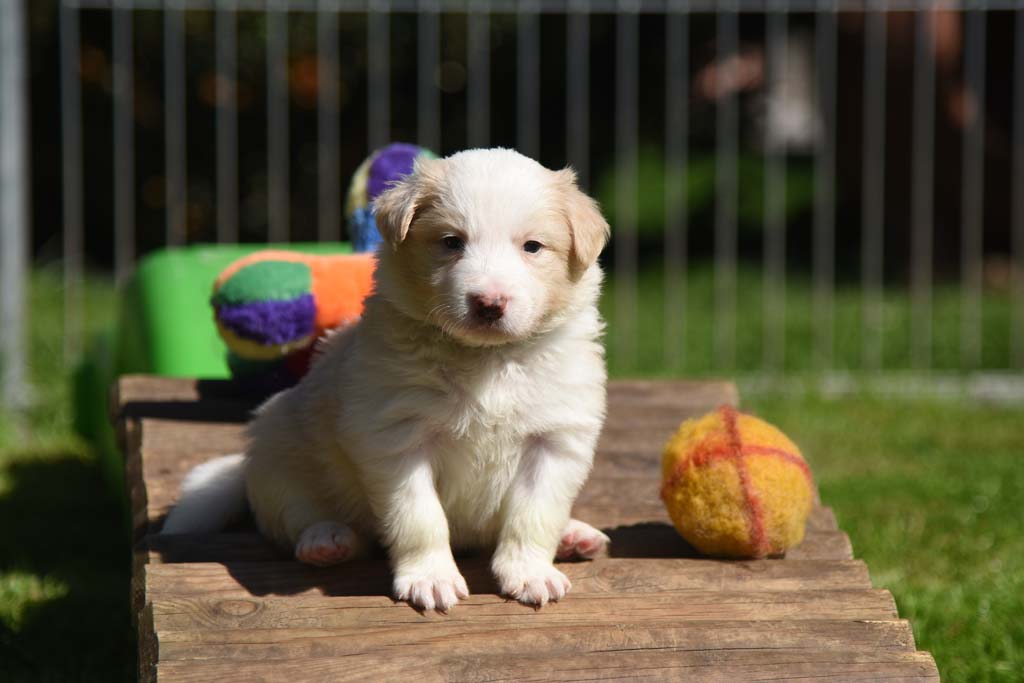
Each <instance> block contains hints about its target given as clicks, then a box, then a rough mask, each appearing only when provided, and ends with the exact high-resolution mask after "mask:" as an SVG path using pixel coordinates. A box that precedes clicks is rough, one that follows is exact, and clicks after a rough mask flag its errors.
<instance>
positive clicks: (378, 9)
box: [366, 0, 391, 151]
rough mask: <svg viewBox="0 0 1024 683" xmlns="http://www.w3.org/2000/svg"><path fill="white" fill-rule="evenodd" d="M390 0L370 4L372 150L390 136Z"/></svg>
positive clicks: (368, 45)
mask: <svg viewBox="0 0 1024 683" xmlns="http://www.w3.org/2000/svg"><path fill="white" fill-rule="evenodd" d="M390 9H391V8H390V3H389V0H368V5H367V17H366V51H367V59H366V70H367V78H368V80H369V85H368V88H367V90H368V97H367V109H366V114H367V117H368V118H369V120H368V121H367V125H366V129H367V134H368V142H369V146H370V150H371V151H372V150H375V149H377V148H379V147H383V146H384V145H386V144H387V142H388V138H389V137H390V136H391V14H390Z"/></svg>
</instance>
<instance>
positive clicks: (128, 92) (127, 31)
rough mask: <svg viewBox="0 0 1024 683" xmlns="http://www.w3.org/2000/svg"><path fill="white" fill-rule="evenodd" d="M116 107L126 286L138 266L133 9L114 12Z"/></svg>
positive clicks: (119, 261)
mask: <svg viewBox="0 0 1024 683" xmlns="http://www.w3.org/2000/svg"><path fill="white" fill-rule="evenodd" d="M111 23H112V27H111V30H112V32H113V50H112V52H113V78H112V81H113V82H112V86H113V87H112V90H113V93H112V95H113V104H114V121H113V126H114V149H113V156H114V178H113V180H114V279H115V281H116V282H118V283H123V282H124V281H125V279H126V278H127V276H128V274H129V272H130V271H131V268H132V265H133V264H134V263H135V92H134V91H135V88H134V80H135V75H134V70H135V69H134V64H135V60H134V58H133V56H132V7H131V4H130V3H127V2H124V0H118V1H116V2H115V3H114V5H113V8H112V11H111Z"/></svg>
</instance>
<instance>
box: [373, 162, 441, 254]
mask: <svg viewBox="0 0 1024 683" xmlns="http://www.w3.org/2000/svg"><path fill="white" fill-rule="evenodd" d="M444 168H445V162H444V160H443V159H417V160H416V164H415V166H414V167H413V171H412V173H411V174H410V175H408V176H406V177H405V178H403V179H402V180H400V181H399V182H397V183H396V184H394V185H393V186H392V187H391V188H389V189H388V190H386V191H385V192H383V193H381V194H380V195H378V196H377V198H376V199H374V200H373V212H374V217H375V218H376V222H377V230H379V231H380V234H381V237H383V238H384V241H385V242H387V243H388V244H390V245H391V246H392V247H396V246H398V245H399V244H401V242H402V241H403V240H404V239H405V236H406V235H407V234H409V228H410V227H411V226H412V222H413V219H414V218H415V217H416V211H417V210H419V209H422V208H423V206H424V205H425V204H426V202H427V201H428V200H429V198H430V196H431V195H432V193H433V191H434V189H435V188H436V187H437V181H438V180H439V178H440V177H441V175H443V173H444Z"/></svg>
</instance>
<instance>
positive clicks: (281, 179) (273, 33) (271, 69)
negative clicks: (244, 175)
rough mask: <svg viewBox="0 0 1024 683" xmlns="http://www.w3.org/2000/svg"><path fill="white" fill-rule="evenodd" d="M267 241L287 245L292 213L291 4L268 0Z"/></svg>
mask: <svg viewBox="0 0 1024 683" xmlns="http://www.w3.org/2000/svg"><path fill="white" fill-rule="evenodd" d="M266 17H267V218H268V221H269V222H268V225H267V239H268V240H269V241H271V242H287V241H288V238H289V233H290V230H289V222H290V221H289V219H290V213H291V210H290V209H291V207H290V205H291V201H290V198H291V189H290V185H291V182H290V174H289V172H288V165H289V158H288V157H289V154H288V138H289V135H288V118H289V117H288V3H287V1H286V0H267V5H266Z"/></svg>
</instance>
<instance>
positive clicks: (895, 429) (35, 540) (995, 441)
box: [0, 269, 1024, 682]
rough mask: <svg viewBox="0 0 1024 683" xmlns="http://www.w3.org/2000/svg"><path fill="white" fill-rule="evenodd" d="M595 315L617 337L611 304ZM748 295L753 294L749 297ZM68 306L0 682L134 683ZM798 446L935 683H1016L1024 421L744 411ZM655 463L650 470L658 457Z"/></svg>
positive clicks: (844, 404) (797, 321)
mask: <svg viewBox="0 0 1024 683" xmlns="http://www.w3.org/2000/svg"><path fill="white" fill-rule="evenodd" d="M739 282H740V288H739V291H741V292H743V295H742V296H741V297H740V299H739V301H740V311H739V315H738V328H737V329H738V331H739V334H738V339H737V354H736V358H737V363H736V366H737V368H738V369H739V373H740V374H741V375H742V374H743V373H745V372H749V371H752V370H757V369H759V368H760V367H761V365H760V364H761V358H762V350H761V348H760V345H759V342H758V339H759V335H760V331H761V325H762V317H761V299H760V296H759V295H758V294H757V292H758V291H759V284H760V277H759V275H758V273H757V272H756V271H754V270H741V271H740V273H739ZM609 289H610V291H609V294H608V296H606V298H605V302H604V304H603V308H604V309H605V311H606V313H607V314H608V315H609V318H610V329H611V330H612V332H614V331H616V330H617V327H618V322H617V321H616V320H615V319H614V313H613V306H612V304H613V301H614V285H611V286H610V287H609ZM750 292H753V294H750ZM640 293H641V296H640V298H639V305H638V307H637V317H638V319H639V320H640V321H641V328H640V331H639V333H638V335H637V347H636V348H637V363H636V365H635V366H632V365H629V364H627V363H626V362H625V361H624V359H623V358H622V357H621V356H620V355H619V354H618V353H617V351H616V349H615V346H614V344H612V345H611V346H612V349H611V351H610V356H609V361H610V366H611V369H612V373H613V375H615V376H628V375H634V374H643V375H649V376H651V375H666V374H668V373H667V372H666V370H665V369H664V367H663V364H662V359H663V357H664V347H663V337H664V333H663V327H662V318H663V313H662V312H663V303H662V299H661V279H660V276H659V275H658V274H657V273H641V277H640ZM689 294H690V296H689V299H688V304H689V306H688V309H687V315H688V321H689V329H690V335H689V336H688V341H687V346H686V356H685V359H686V361H685V366H684V368H685V372H686V373H687V374H691V375H711V374H722V371H721V370H716V368H715V366H714V363H713V346H712V339H713V338H712V325H713V322H712V321H713V301H714V299H713V281H712V277H711V271H710V270H707V269H699V270H696V271H694V272H693V273H691V278H690V285H689ZM62 295H63V294H62V290H61V286H60V280H59V277H58V275H57V274H56V273H54V272H50V271H37V272H36V273H34V275H33V281H32V301H31V310H32V314H33V318H32V330H31V343H30V351H31V364H32V367H31V374H32V379H33V386H34V389H35V392H36V394H35V401H34V402H33V404H32V407H31V409H30V410H29V411H28V414H27V416H26V418H25V422H24V425H23V428H22V431H21V433H19V432H18V430H17V429H16V428H15V426H14V424H13V421H12V420H11V417H10V416H9V415H4V414H2V413H0V680H5V681H6V680H12V681H21V680H39V681H42V680H47V681H56V680H85V681H104V682H106V681H118V680H122V681H125V680H131V679H132V678H133V676H134V643H133V639H132V638H133V636H132V632H131V629H130V614H129V602H128V598H129V592H128V581H129V554H128V542H127V535H126V531H125V527H124V525H123V523H124V521H123V519H122V517H121V514H120V509H119V508H118V506H117V504H116V503H115V501H112V500H110V499H109V498H108V494H107V493H106V491H107V488H106V487H105V484H104V482H103V480H102V477H101V475H100V471H99V468H98V466H97V465H96V463H95V461H94V460H93V459H92V457H91V455H90V453H89V451H88V449H87V448H86V447H85V446H84V445H83V444H82V443H81V442H80V441H79V440H78V439H77V438H76V437H75V436H74V435H73V433H72V428H71V423H72V416H71V409H70V380H69V373H68V372H66V371H65V369H64V368H63V365H62V362H61V357H62V337H61V321H62V313H61V300H62ZM85 295H86V307H85V316H84V317H85V323H86V327H87V328H88V330H89V331H90V332H95V331H97V330H99V329H101V328H102V327H104V326H105V325H108V324H109V323H110V321H111V319H112V317H113V310H114V295H113V292H112V289H111V288H110V287H109V285H107V284H105V281H104V280H102V279H90V280H89V282H88V286H87V287H86V289H85ZM958 303H959V293H958V290H955V289H940V290H938V291H937V292H936V314H935V325H936V335H937V340H936V344H935V349H934V354H935V360H936V364H937V365H939V366H940V367H948V368H954V367H956V365H957V363H958V361H959V355H958V346H957V344H958V338H959V337H958V335H959V327H958V323H957V318H956V314H957V311H958ZM859 305H860V299H859V294H858V293H857V292H856V290H855V289H852V288H851V289H840V290H839V291H838V292H837V295H836V306H837V308H836V324H837V332H836V364H837V365H838V366H839V367H840V368H849V369H853V370H856V369H857V368H858V367H859V363H860V356H859V354H860V336H859V320H860V318H859V314H860V309H859ZM810 311H811V291H810V288H809V287H808V285H807V284H806V282H805V281H801V280H792V281H791V282H790V283H789V306H788V307H787V314H786V325H787V330H788V332H789V338H788V344H787V356H786V367H787V368H788V369H790V370H792V371H794V372H798V373H805V372H810V371H813V369H814V365H813V353H812V334H811V329H812V326H811V322H812V317H811V312H810ZM909 311H910V307H909V304H908V302H907V299H906V296H905V295H904V294H901V293H899V292H891V293H888V294H887V296H886V304H885V321H886V331H885V340H886V342H885V363H886V365H887V366H888V367H898V366H901V365H906V361H907V358H908V356H907V354H908V353H909V352H908V349H909V339H910V337H909V335H910V328H909V319H910V316H909ZM1008 311H1009V309H1008V302H1007V301H1006V298H1005V297H1004V296H1002V295H1000V294H991V293H989V294H986V298H985V306H984V309H983V313H984V321H985V325H986V331H985V336H986V345H985V349H984V359H985V363H986V364H987V365H990V366H992V367H1000V366H1001V365H1006V364H1007V363H1006V362H1005V361H1006V359H1007V358H1008V356H1007V353H1008V352H1007V344H1006V341H1005V336H1003V335H1005V334H1006V329H1007V328H1006V320H1007V317H1008V315H1009V312H1008ZM744 407H745V408H747V409H749V410H752V411H755V412H757V413H759V414H761V415H762V416H764V417H765V418H767V419H769V420H771V421H773V422H775V423H776V424H778V425H779V426H780V427H781V428H782V429H784V430H785V431H787V432H788V433H789V434H790V435H791V436H793V438H794V439H795V440H796V441H797V442H798V443H799V444H800V445H801V446H802V448H803V449H804V451H805V452H806V454H807V455H808V458H809V459H810V461H811V464H812V467H813V469H814V472H815V475H816V477H817V480H818V482H819V484H820V488H821V494H822V498H823V500H824V501H825V503H826V504H828V505H830V506H832V507H833V508H834V509H835V511H836V514H837V516H838V518H839V522H840V525H841V526H842V528H843V529H844V530H845V531H846V532H847V533H848V534H849V535H850V538H851V540H852V542H853V547H854V551H855V553H856V554H857V556H858V557H861V558H863V559H864V560H866V561H867V563H868V566H869V567H870V569H871V575H872V578H873V579H874V581H875V585H876V586H879V587H884V588H888V589H890V590H891V591H892V592H893V593H894V595H895V596H896V600H897V602H898V604H899V608H900V613H901V615H902V616H904V617H906V618H909V619H911V620H913V623H914V630H915V635H916V637H917V644H918V647H920V648H922V649H927V650H931V651H932V652H933V653H934V654H935V657H936V660H937V661H938V665H939V670H940V672H941V673H942V675H943V677H944V680H949V681H959V680H963V681H1014V680H1024V674H1022V672H1024V645H1022V644H1024V621H1022V620H1021V619H1020V618H1019V617H1020V615H1021V614H1024V540H1022V539H1024V514H1022V513H1021V510H1024V452H1022V448H1024V405H1020V406H1014V407H1005V406H1004V407H995V406H985V405H978V404H973V403H968V402H957V401H943V402H939V401H926V400H912V401H911V400H893V399H886V398H881V397H872V396H862V395H857V396H847V397H842V398H834V399H828V398H822V397H817V396H809V395H803V396H792V395H784V394H764V393H762V394H757V395H751V396H747V397H744ZM652 457H654V456H653V454H652Z"/></svg>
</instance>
